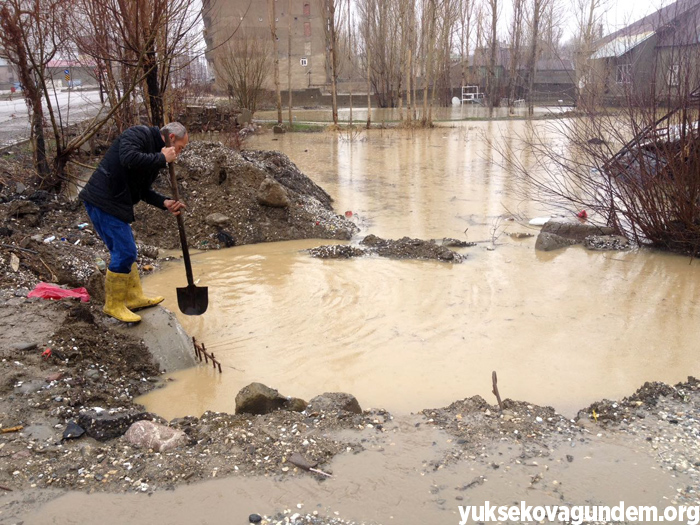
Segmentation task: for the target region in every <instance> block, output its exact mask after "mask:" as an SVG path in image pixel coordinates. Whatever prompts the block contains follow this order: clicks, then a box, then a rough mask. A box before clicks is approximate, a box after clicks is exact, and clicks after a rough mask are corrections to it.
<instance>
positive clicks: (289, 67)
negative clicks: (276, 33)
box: [287, 0, 294, 130]
mask: <svg viewBox="0 0 700 525" xmlns="http://www.w3.org/2000/svg"><path fill="white" fill-rule="evenodd" d="M287 17H288V19H289V20H288V25H287V31H288V34H287V109H288V111H289V129H290V130H291V129H292V127H293V126H294V122H293V118H292V0H289V5H288V6H287Z"/></svg>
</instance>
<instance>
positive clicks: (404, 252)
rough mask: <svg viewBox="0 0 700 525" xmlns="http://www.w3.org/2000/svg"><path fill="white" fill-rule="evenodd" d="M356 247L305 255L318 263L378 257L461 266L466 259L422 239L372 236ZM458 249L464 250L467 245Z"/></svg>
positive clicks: (331, 247) (334, 247) (320, 248)
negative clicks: (320, 261) (430, 261)
mask: <svg viewBox="0 0 700 525" xmlns="http://www.w3.org/2000/svg"><path fill="white" fill-rule="evenodd" d="M449 241H452V239H449ZM360 245H361V246H348V245H342V244H334V245H325V246H318V247H316V248H312V249H310V250H308V252H309V254H310V255H311V256H312V257H317V258H319V259H350V258H352V257H364V256H367V255H378V256H380V257H388V258H391V259H423V260H437V261H442V262H453V263H461V262H462V261H463V260H464V259H466V258H467V256H466V255H461V254H459V253H457V252H455V251H453V250H450V249H449V248H448V247H447V246H448V245H447V243H443V244H438V243H436V242H435V241H434V240H429V241H424V240H422V239H411V238H410V237H402V238H401V239H398V240H393V239H382V238H381V237H377V236H376V235H368V236H367V237H365V238H364V239H362V241H360ZM452 246H454V244H452ZM459 246H467V243H464V244H462V245H459Z"/></svg>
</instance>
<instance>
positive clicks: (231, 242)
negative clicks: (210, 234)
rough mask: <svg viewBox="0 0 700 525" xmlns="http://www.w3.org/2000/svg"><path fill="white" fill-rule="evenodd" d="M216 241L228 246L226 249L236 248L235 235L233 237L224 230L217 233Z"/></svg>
mask: <svg viewBox="0 0 700 525" xmlns="http://www.w3.org/2000/svg"><path fill="white" fill-rule="evenodd" d="M216 240H217V241H219V242H220V243H221V244H223V245H224V246H226V248H230V247H231V246H236V238H235V237H234V236H233V235H231V234H230V233H228V232H225V231H223V230H221V231H219V232H217V233H216Z"/></svg>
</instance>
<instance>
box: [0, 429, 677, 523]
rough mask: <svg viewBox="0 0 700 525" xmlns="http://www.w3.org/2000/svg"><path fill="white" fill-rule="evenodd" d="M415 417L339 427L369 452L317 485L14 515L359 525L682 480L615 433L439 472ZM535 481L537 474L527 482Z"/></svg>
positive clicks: (560, 500)
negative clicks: (304, 517) (287, 519)
mask: <svg viewBox="0 0 700 525" xmlns="http://www.w3.org/2000/svg"><path fill="white" fill-rule="evenodd" d="M417 421H418V419H417V418H415V417H413V416H408V417H403V418H398V419H397V420H395V421H394V422H393V423H392V424H391V425H387V430H388V432H387V433H384V434H377V433H376V431H375V430H369V429H367V430H365V431H363V432H358V433H354V432H353V433H344V437H345V438H347V437H348V436H350V437H351V438H354V439H356V440H358V441H361V442H362V443H363V445H364V447H365V449H366V450H365V451H363V452H360V453H359V454H352V453H348V454H341V455H339V456H337V457H336V458H335V459H334V460H333V461H332V463H331V465H330V469H331V470H332V473H333V478H330V479H325V480H323V481H321V480H318V479H316V478H314V477H311V476H310V475H308V476H307V475H302V476H300V477H298V478H294V479H285V478H284V477H275V478H263V477H251V478H239V477H232V478H227V479H221V480H213V481H207V482H204V483H197V484H194V485H189V486H182V487H179V488H177V489H175V490H174V491H158V492H155V493H153V494H148V495H147V494H100V493H95V494H85V493H78V492H73V493H69V494H65V495H61V496H60V497H57V498H56V499H54V500H53V501H50V502H48V503H45V500H46V497H47V495H46V492H44V493H43V498H42V499H40V500H38V501H35V500H33V499H32V497H30V496H27V501H25V502H24V504H25V505H26V506H27V507H28V508H31V507H32V506H38V507H39V508H38V509H35V510H31V511H30V510H25V511H24V512H22V513H19V514H16V515H18V516H21V517H22V518H23V519H24V520H25V523H32V524H34V525H44V524H54V523H61V524H62V525H63V524H65V525H70V524H80V523H92V522H94V519H95V516H100V523H101V524H102V525H119V524H122V523H169V524H190V523H202V524H204V523H247V517H248V515H249V514H251V513H258V514H261V515H264V514H267V515H274V514H277V513H278V512H281V511H284V510H287V509H288V510H290V511H291V512H290V514H291V513H296V512H299V513H304V514H306V513H312V512H314V511H317V512H318V513H319V514H320V515H322V516H328V517H331V518H333V517H336V516H338V517H340V518H343V519H346V520H354V521H356V522H358V523H383V524H388V523H397V524H399V523H400V524H418V523H430V524H437V523H458V522H459V510H458V505H470V504H474V505H483V504H484V502H485V501H489V502H490V503H491V504H492V505H510V504H514V503H516V504H517V503H519V501H521V500H522V501H526V502H527V504H528V505H561V504H567V505H584V504H599V505H609V506H612V505H617V504H618V503H619V502H620V501H625V503H626V505H656V506H658V507H659V508H663V507H665V506H666V505H667V504H668V499H667V498H671V497H673V496H674V493H675V486H677V485H679V484H682V483H684V482H685V480H684V479H678V478H674V476H673V474H672V473H670V472H667V471H664V470H663V469H660V468H658V466H657V465H656V463H655V462H654V461H653V459H652V458H651V457H649V456H648V455H646V454H643V453H638V452H637V451H636V450H635V449H634V448H633V447H630V444H629V439H627V438H620V437H618V438H617V441H615V440H609V441H603V440H597V441H596V438H593V440H594V441H593V442H588V443H586V444H578V446H576V447H573V448H572V447H569V446H568V445H562V446H560V447H559V448H555V449H554V450H553V451H552V453H551V456H550V457H546V458H536V461H533V460H523V461H520V459H519V457H520V455H521V454H522V450H521V448H520V445H519V444H508V445H506V444H501V445H498V444H497V445H495V448H484V450H483V452H482V453H481V454H480V455H479V457H478V458H476V457H474V459H464V460H462V461H459V462H457V463H452V464H450V465H448V466H447V467H445V468H440V469H437V470H436V469H434V468H433V466H432V462H433V461H435V460H438V459H440V458H442V457H443V456H444V454H446V453H449V451H450V450H452V448H451V447H453V446H454V442H453V438H451V437H450V436H448V435H447V434H445V433H444V432H442V431H439V430H436V429H434V428H431V427H429V426H426V425H420V426H419V427H416V426H415V423H416V422H417ZM623 439H624V440H625V442H624V443H623V442H622V441H623ZM490 447H491V446H490ZM566 455H571V456H572V458H573V459H572V461H569V460H568V459H566ZM518 462H519V463H518ZM493 465H497V466H498V468H494V466H493ZM534 477H538V478H539V479H538V480H537V481H536V482H535V483H532V479H533V478H534ZM681 477H682V476H681ZM476 480H480V481H476ZM630 480H634V482H630ZM56 495H57V494H56V493H54V496H56ZM10 498H11V499H10ZM22 498H23V495H22V494H12V495H9V496H8V497H6V498H4V500H3V501H2V502H1V503H0V516H2V515H3V514H2V512H6V511H10V512H11V511H12V509H13V505H12V502H13V501H15V502H16V501H17V500H22ZM8 499H10V501H8ZM336 513H337V514H336ZM470 523H473V522H470Z"/></svg>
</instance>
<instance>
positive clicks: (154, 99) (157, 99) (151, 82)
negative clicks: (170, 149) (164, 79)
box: [143, 49, 165, 128]
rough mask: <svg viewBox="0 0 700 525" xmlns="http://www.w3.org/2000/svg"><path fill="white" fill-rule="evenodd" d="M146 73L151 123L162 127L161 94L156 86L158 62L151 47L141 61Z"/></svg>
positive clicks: (163, 123)
mask: <svg viewBox="0 0 700 525" xmlns="http://www.w3.org/2000/svg"><path fill="white" fill-rule="evenodd" d="M143 70H144V73H145V74H146V89H147V91H148V107H149V112H150V115H151V125H152V126H158V127H159V128H162V127H163V126H164V125H165V122H164V115H163V95H162V93H161V92H160V88H159V86H158V64H157V62H156V52H155V50H153V49H151V50H150V51H149V52H148V54H147V55H146V59H145V60H144V63H143Z"/></svg>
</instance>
